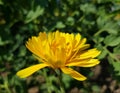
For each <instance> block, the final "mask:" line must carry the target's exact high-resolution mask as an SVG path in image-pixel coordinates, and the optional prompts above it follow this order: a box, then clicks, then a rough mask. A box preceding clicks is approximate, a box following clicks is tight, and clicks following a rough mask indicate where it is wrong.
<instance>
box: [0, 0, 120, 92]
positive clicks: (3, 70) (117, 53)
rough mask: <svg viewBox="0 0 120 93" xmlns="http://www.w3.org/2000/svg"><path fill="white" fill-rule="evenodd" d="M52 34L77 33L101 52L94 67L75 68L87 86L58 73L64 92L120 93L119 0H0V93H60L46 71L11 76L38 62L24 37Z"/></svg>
mask: <svg viewBox="0 0 120 93" xmlns="http://www.w3.org/2000/svg"><path fill="white" fill-rule="evenodd" d="M57 29H58V30H60V31H62V32H68V33H81V35H82V36H83V37H86V38H87V40H88V41H87V43H90V44H91V48H93V47H96V48H98V49H99V50H101V51H102V53H101V55H100V56H99V57H98V58H99V59H100V61H101V63H100V64H99V65H98V66H96V67H93V68H75V69H76V70H78V71H80V73H82V74H83V75H85V76H87V77H88V79H87V80H86V81H83V82H80V81H76V80H74V79H72V78H71V77H69V76H67V75H65V74H62V77H63V78H62V81H63V85H64V87H65V91H66V93H120V0H0V93H48V92H47V90H49V91H51V92H52V93H60V91H59V85H58V82H57V79H56V76H55V75H54V74H53V71H52V70H51V69H50V68H46V69H44V70H40V71H38V72H36V73H35V74H33V75H32V76H30V77H28V78H26V79H20V78H19V77H17V76H16V72H17V71H19V70H20V69H22V68H25V67H28V66H30V65H32V64H36V63H38V61H37V60H36V59H34V58H33V56H32V53H31V52H29V51H28V50H27V48H26V47H25V42H26V41H27V40H28V38H30V37H31V36H33V35H38V33H39V32H40V31H46V32H49V31H55V30H57Z"/></svg>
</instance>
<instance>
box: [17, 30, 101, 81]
mask: <svg viewBox="0 0 120 93" xmlns="http://www.w3.org/2000/svg"><path fill="white" fill-rule="evenodd" d="M89 46H90V45H89V44H86V38H83V39H81V35H80V34H79V33H78V34H76V35H75V34H69V33H63V32H59V31H56V32H50V33H46V32H40V33H39V35H38V36H33V37H32V38H30V39H29V40H28V41H27V43H26V47H27V48H28V49H29V50H30V51H31V52H32V53H33V54H34V55H35V57H36V58H37V59H38V60H39V61H40V62H41V63H39V64H36V65H33V66H30V67H28V68H25V69H23V70H21V71H18V72H17V75H18V76H20V77H21V78H25V77H28V76H30V75H31V74H33V73H34V72H36V71H38V70H40V69H42V68H44V67H51V68H53V69H61V71H62V72H63V73H65V74H68V75H70V76H71V77H73V78H74V79H77V80H80V81H82V80H85V79H86V77H85V76H83V75H81V74H80V73H78V72H77V71H75V70H74V69H72V68H70V67H71V66H77V67H92V66H95V65H97V64H99V60H98V59H95V57H97V56H98V55H99V54H100V51H98V50H97V49H96V48H94V49H89V50H88V48H89Z"/></svg>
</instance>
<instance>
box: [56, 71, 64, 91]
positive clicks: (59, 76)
mask: <svg viewBox="0 0 120 93" xmlns="http://www.w3.org/2000/svg"><path fill="white" fill-rule="evenodd" d="M55 72H56V74H57V76H58V83H59V85H60V93H65V90H64V87H63V83H62V74H61V72H60V70H59V69H56V70H55Z"/></svg>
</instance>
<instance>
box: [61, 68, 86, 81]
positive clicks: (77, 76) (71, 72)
mask: <svg viewBox="0 0 120 93" xmlns="http://www.w3.org/2000/svg"><path fill="white" fill-rule="evenodd" d="M61 70H62V71H63V72H64V73H65V74H68V75H70V76H71V77H72V78H74V79H76V80H79V81H83V80H85V79H86V77H85V76H83V75H81V74H80V73H78V72H77V71H75V70H73V69H71V68H67V67H63V68H61Z"/></svg>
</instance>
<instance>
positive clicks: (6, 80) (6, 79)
mask: <svg viewBox="0 0 120 93" xmlns="http://www.w3.org/2000/svg"><path fill="white" fill-rule="evenodd" d="M4 88H5V89H6V91H7V93H11V92H10V90H9V87H8V78H7V77H5V78H4Z"/></svg>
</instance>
